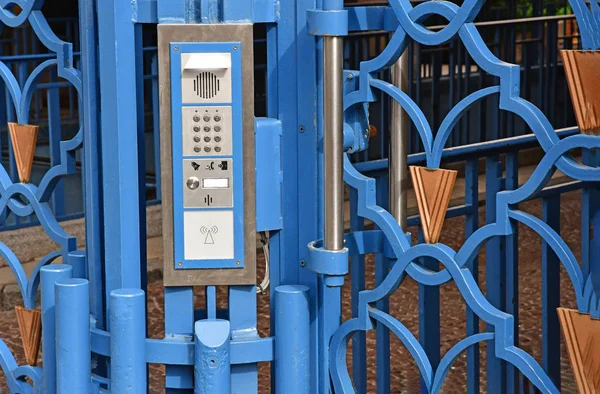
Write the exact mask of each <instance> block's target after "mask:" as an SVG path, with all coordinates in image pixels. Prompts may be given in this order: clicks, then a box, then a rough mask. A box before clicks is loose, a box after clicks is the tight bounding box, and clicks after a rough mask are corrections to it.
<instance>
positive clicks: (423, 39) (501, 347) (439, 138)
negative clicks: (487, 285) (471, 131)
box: [330, 0, 600, 393]
mask: <svg viewBox="0 0 600 394" xmlns="http://www.w3.org/2000/svg"><path fill="white" fill-rule="evenodd" d="M483 3H484V0H465V1H464V2H463V3H462V5H461V6H457V5H455V4H453V3H450V2H447V1H425V2H422V3H420V4H419V5H417V6H415V7H413V6H412V5H411V3H410V2H409V1H408V0H389V5H390V7H391V8H392V9H393V11H394V14H395V16H396V19H397V20H398V28H397V29H396V31H395V32H394V34H393V36H392V38H391V40H390V42H389V44H388V45H387V47H386V48H385V49H384V51H383V52H382V53H381V54H380V55H379V56H378V57H376V58H374V59H372V60H370V61H366V62H363V63H361V65H360V88H359V89H358V90H357V91H354V92H352V93H349V94H348V95H347V96H346V100H345V107H346V109H347V108H350V107H352V106H354V105H362V104H364V103H367V102H371V101H374V100H375V97H376V94H375V91H376V90H379V91H382V92H385V93H386V94H387V95H389V96H390V97H391V98H392V99H393V100H395V101H397V102H398V103H399V104H400V105H401V106H402V107H403V109H404V110H405V111H406V112H407V113H408V115H409V117H410V119H411V121H412V122H413V125H414V127H415V129H416V130H417V131H418V134H419V136H420V139H421V141H422V143H423V146H424V149H425V156H426V159H427V167H429V168H432V169H435V168H438V167H439V165H440V161H441V157H442V151H443V148H444V145H445V143H446V141H447V139H448V137H449V136H450V133H451V132H452V130H453V128H454V126H455V125H456V123H457V122H458V121H459V120H460V119H461V117H462V116H463V115H464V114H465V113H466V112H467V110H468V109H469V108H470V107H471V106H472V105H473V104H475V103H477V102H478V101H479V100H481V99H483V98H485V97H488V96H491V95H499V108H500V109H501V110H504V111H509V112H512V113H514V114H516V115H518V116H520V117H521V118H522V119H523V120H524V121H525V122H526V124H527V125H528V126H529V128H530V129H531V131H532V132H533V133H534V135H535V137H536V138H537V140H538V141H539V144H540V146H541V147H542V149H543V150H544V151H545V156H544V158H543V159H542V160H541V161H540V163H539V165H538V166H537V168H536V170H535V171H534V173H533V174H532V175H531V177H530V179H529V180H528V181H527V182H526V183H525V184H524V185H523V186H521V187H519V188H518V189H516V190H512V191H504V192H500V193H498V194H497V196H496V202H497V208H496V221H495V223H491V224H487V225H485V226H484V227H482V228H480V229H479V230H478V231H476V232H475V233H473V234H472V235H471V236H470V237H469V238H468V239H467V240H466V242H465V243H464V244H463V246H462V247H461V248H460V250H458V251H455V250H453V249H451V248H450V247H448V246H446V245H443V244H440V243H438V244H433V245H427V244H419V245H414V246H413V245H411V244H410V242H409V241H408V240H407V238H406V236H405V230H406V229H402V228H401V227H400V226H399V225H398V223H397V222H396V220H395V219H394V218H393V217H392V215H391V214H390V213H389V212H387V211H386V210H385V209H383V208H381V207H380V206H378V205H377V204H376V194H375V191H376V185H375V180H374V179H371V178H368V177H366V176H364V175H362V174H360V173H359V172H358V171H357V170H356V169H355V168H354V166H353V165H352V163H351V162H350V160H349V159H348V158H347V157H346V160H345V163H344V168H345V181H346V183H348V184H349V185H350V187H352V188H354V189H356V190H357V192H358V208H357V211H358V212H357V213H358V215H359V216H361V217H363V218H366V219H369V220H371V221H373V222H374V223H375V224H376V225H377V227H378V228H379V229H381V230H380V231H379V232H380V233H381V234H382V239H385V240H384V241H382V242H380V246H379V247H378V248H377V250H369V251H366V250H365V247H364V245H363V246H362V247H361V246H360V245H359V246H357V247H356V248H355V253H361V254H363V253H374V252H384V253H386V255H388V256H389V257H391V258H393V259H396V260H395V262H394V263H393V267H392V268H391V270H390V272H389V273H388V274H387V276H386V278H385V279H384V280H383V281H382V282H381V283H380V284H379V285H378V286H377V287H376V288H374V289H372V290H365V291H362V292H360V293H359V296H358V317H357V318H353V319H351V320H348V321H346V322H345V323H343V324H342V325H341V326H340V328H339V329H338V330H337V332H336V333H335V334H334V336H333V338H332V340H331V347H330V363H331V377H332V382H333V386H334V388H335V392H336V393H352V392H354V388H353V385H352V381H351V379H350V376H349V373H348V369H347V366H346V349H347V345H348V341H349V340H350V338H351V337H352V335H353V334H354V333H355V332H357V331H366V330H370V329H372V328H373V321H377V323H378V324H383V325H385V326H386V327H387V328H389V330H390V331H391V332H392V333H394V334H395V335H396V336H397V337H398V338H399V339H400V341H402V343H403V344H404V346H406V348H407V349H408V350H409V352H410V354H411V355H412V357H413V358H414V360H415V361H416V363H417V365H418V368H419V370H420V372H421V376H422V378H423V380H424V382H425V386H426V387H427V389H428V391H429V392H430V393H437V392H439V391H440V389H441V387H442V384H443V381H444V379H445V377H446V374H447V373H448V371H449V369H450V367H451V366H452V363H453V361H454V360H455V359H456V357H457V356H458V355H459V354H460V353H461V352H463V351H464V350H466V349H467V348H468V347H469V346H472V345H474V344H476V343H480V342H484V341H493V344H491V345H492V346H493V347H494V351H495V354H496V356H497V357H498V358H500V359H503V360H505V361H507V362H509V363H511V364H513V365H515V366H516V367H517V368H518V369H519V370H520V371H521V372H522V373H523V374H524V375H525V376H526V377H527V379H529V380H530V381H531V382H532V383H533V384H534V385H535V386H536V387H537V388H538V389H539V390H541V391H542V392H544V393H558V392H559V391H558V390H557V388H556V387H555V386H554V384H553V383H552V381H551V380H550V378H549V377H548V375H547V374H546V373H545V372H544V370H543V369H542V368H541V366H540V365H539V364H538V363H537V361H535V360H534V359H533V357H531V356H530V355H529V354H528V353H526V352H524V351H523V350H521V349H519V348H518V347H517V346H515V344H514V331H513V330H514V328H513V327H514V317H513V316H512V315H510V314H507V313H504V312H502V311H500V310H498V309H497V308H495V307H494V306H493V305H492V304H490V303H489V302H488V301H487V299H486V297H485V296H484V294H483V293H482V291H481V289H480V288H479V286H478V284H477V283H476V281H475V279H474V277H473V275H472V274H471V272H470V271H469V269H468V268H467V267H468V266H469V263H470V262H471V261H472V260H473V259H474V258H475V257H476V255H477V253H478V252H479V249H480V248H481V247H482V246H483V244H484V243H485V242H486V241H487V240H489V239H490V238H492V237H497V236H507V235H511V234H512V232H513V228H514V226H513V225H511V223H515V222H520V223H522V224H524V225H526V226H528V227H530V228H531V229H533V230H534V231H535V232H537V233H538V234H539V235H540V237H541V238H542V239H543V240H544V241H545V242H547V244H548V245H549V246H550V247H552V249H553V250H554V252H555V253H556V255H557V256H558V257H559V260H560V261H561V263H562V264H563V265H564V267H565V269H566V271H567V273H568V275H569V277H570V279H571V282H572V283H573V288H574V289H575V292H576V293H577V294H576V296H577V304H578V308H579V310H580V311H581V312H585V313H590V312H591V313H592V315H598V314H599V313H600V311H599V310H598V308H599V305H598V296H597V295H596V294H594V291H593V287H592V282H591V278H590V277H584V274H583V272H582V270H581V268H580V266H579V264H578V262H577V260H576V258H575V256H574V254H573V252H572V251H571V250H570V249H569V247H568V246H567V244H566V243H565V242H564V241H563V240H562V238H561V237H560V236H559V235H558V234H557V233H556V232H555V231H554V230H553V229H552V228H550V227H549V226H548V225H547V224H546V223H544V222H543V221H541V220H540V219H538V218H536V217H534V216H532V215H530V214H527V213H525V212H522V211H519V210H518V209H516V208H514V207H515V204H517V203H519V202H521V201H524V200H526V199H528V198H529V197H531V196H532V195H534V194H535V193H536V192H538V191H539V190H541V189H542V188H543V187H544V186H545V185H546V184H547V182H548V181H549V179H550V177H551V176H552V174H553V173H554V172H555V171H556V169H558V170H560V171H562V172H563V173H564V174H566V175H568V176H570V177H571V178H573V179H576V180H582V181H599V180H600V169H599V168H592V167H588V166H585V165H582V164H580V163H579V162H577V161H575V160H574V159H573V158H572V157H571V155H570V154H569V152H570V151H571V150H573V149H578V148H588V149H593V148H600V138H598V137H595V136H586V135H575V136H570V137H567V138H565V139H563V140H560V139H559V138H558V137H557V135H556V133H555V131H554V129H553V128H552V126H551V125H550V122H549V121H548V119H547V118H546V117H545V116H544V114H543V113H542V112H541V111H540V110H539V109H538V108H537V107H535V106H534V105H533V104H531V103H529V102H528V101H526V100H524V99H523V98H521V97H520V81H519V78H520V68H519V66H517V65H513V64H509V63H506V62H503V61H502V60H500V59H498V58H497V57H496V56H494V55H493V54H492V52H491V51H490V50H489V49H488V48H487V46H486V45H485V43H484V41H483V39H482V38H481V36H480V34H479V32H478V31H477V29H476V27H475V26H474V24H473V23H472V22H473V20H474V19H475V17H476V15H477V13H478V12H479V10H480V9H481V7H482V5H483ZM582 3H583V2H582ZM592 3H593V4H592V8H591V11H590V9H588V8H587V6H585V4H584V6H585V7H586V8H585V10H584V11H585V12H586V13H587V14H586V16H585V18H587V19H585V20H586V21H589V24H588V27H589V28H590V29H591V30H590V31H592V32H593V33H594V37H595V38H593V39H594V40H596V39H598V34H600V33H599V32H600V26H598V23H597V22H598V21H599V20H600V19H599V18H598V16H599V15H600V13H599V12H598V10H599V9H598V5H597V4H596V1H595V0H593V1H592ZM582 11H583V9H582ZM433 15H437V16H441V17H443V18H445V19H446V20H447V21H448V24H447V25H446V27H444V28H443V29H441V30H439V31H435V32H434V31H430V30H428V29H427V28H426V27H424V26H423V25H422V23H421V22H423V21H424V20H425V19H426V18H428V17H430V16H433ZM578 20H579V19H578ZM593 23H596V25H593ZM592 25H593V26H592ZM582 33H583V31H582ZM455 38H458V39H460V40H461V41H462V42H463V43H464V45H465V47H466V49H467V51H468V52H469V54H470V56H471V57H472V58H473V60H474V61H475V62H476V63H477V64H478V65H479V67H480V68H481V69H482V70H484V71H485V72H487V73H489V74H491V75H494V76H496V77H498V80H499V84H498V85H497V86H492V87H487V88H484V89H480V90H478V91H476V92H474V93H471V94H470V95H468V96H467V97H465V98H464V99H463V100H462V101H460V102H459V103H458V104H457V105H456V106H454V107H453V108H452V109H451V110H450V111H449V113H448V114H447V115H446V117H445V119H444V120H443V122H442V123H441V125H440V127H439V129H438V130H437V133H435V137H434V133H433V132H432V130H431V127H430V125H429V123H428V121H427V119H426V117H425V115H424V113H423V111H421V109H420V108H419V106H418V105H417V104H416V103H415V102H414V101H413V100H412V99H411V98H410V97H409V96H408V95H407V94H406V93H404V92H402V91H401V90H400V89H398V88H397V87H395V86H394V85H392V84H390V83H387V82H385V81H382V80H379V79H376V76H377V74H378V72H379V71H381V70H384V69H386V68H389V67H390V66H391V65H392V64H394V63H395V62H396V61H397V60H398V58H399V56H400V55H401V54H402V53H403V51H404V50H405V49H406V47H407V44H408V40H409V39H412V40H414V41H416V42H418V43H420V44H422V45H428V46H433V45H440V44H442V43H445V42H447V41H449V40H451V39H455ZM594 42H595V41H594ZM598 42H599V43H600V41H598ZM370 236H371V238H372V236H373V234H370ZM366 238H367V234H366V232H363V233H360V234H359V233H354V234H349V235H348V237H347V241H351V242H347V244H348V245H355V244H360V243H361V240H364V239H366ZM383 244H385V245H386V246H385V247H384V246H383ZM388 246H389V248H388ZM349 248H350V250H351V254H352V247H349ZM388 249H389V250H388ZM423 258H431V259H434V260H436V261H439V262H440V264H441V265H442V266H443V267H444V268H443V269H441V270H440V271H437V272H434V271H431V270H429V269H426V268H425V267H424V266H423V265H422V264H421V260H422V259H423ZM406 275H409V276H411V277H412V278H413V279H415V280H416V281H417V282H419V283H421V284H426V285H431V286H438V285H441V284H443V283H446V282H448V281H451V280H452V281H454V282H455V283H456V286H457V287H458V289H459V290H460V293H461V295H462V296H463V298H464V299H465V301H466V303H467V305H468V306H469V307H470V308H471V309H472V310H473V311H474V312H475V313H476V314H477V315H478V316H479V317H480V318H481V319H482V320H484V321H485V322H486V323H487V324H488V326H492V327H494V331H493V332H487V333H480V334H476V335H472V336H469V337H467V338H465V339H463V340H462V341H460V342H458V343H457V344H456V345H454V347H453V348H451V350H450V351H448V352H447V353H446V355H445V356H444V357H443V358H442V360H441V363H440V364H439V366H438V367H437V368H436V369H435V370H434V368H433V367H432V365H431V363H430V361H429V359H428V357H427V354H426V353H425V351H424V349H423V347H422V346H421V345H420V343H419V341H418V340H417V338H415V337H414V335H413V334H412V333H411V332H410V331H409V330H408V329H407V328H406V327H405V326H404V325H403V324H402V323H401V322H400V321H398V320H397V319H396V318H394V317H392V316H390V315H388V314H387V313H384V312H382V311H380V310H378V309H376V308H375V303H376V302H377V301H379V300H382V299H384V298H386V297H388V296H389V295H390V294H392V293H393V292H395V291H396V289H397V288H398V286H400V284H401V282H402V279H403V278H404V277H405V276H406Z"/></svg>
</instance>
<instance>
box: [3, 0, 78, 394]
mask: <svg viewBox="0 0 600 394" xmlns="http://www.w3.org/2000/svg"><path fill="white" fill-rule="evenodd" d="M42 5H43V1H42V0H0V22H2V23H3V24H5V25H6V26H9V27H18V26H21V25H24V24H26V23H29V25H30V26H31V28H32V29H33V31H34V32H35V34H36V35H37V37H38V38H39V39H40V41H41V42H42V44H44V46H46V47H47V48H48V49H49V50H50V51H52V52H54V54H55V55H56V57H55V58H53V59H50V60H46V61H44V62H42V63H41V64H39V65H38V66H37V67H36V68H35V69H34V70H33V71H32V72H31V74H30V75H29V77H28V78H27V80H26V82H25V83H24V85H23V86H20V85H19V83H18V81H17V79H16V78H15V76H14V75H13V73H12V72H11V70H10V68H9V67H8V66H7V65H6V64H4V63H2V62H0V78H2V80H3V81H4V83H5V85H6V88H7V90H8V92H9V94H10V97H11V99H12V102H13V104H14V106H15V112H16V114H17V121H18V123H20V124H26V123H28V121H29V113H30V106H31V100H32V97H33V94H34V91H35V90H36V89H37V84H38V81H39V79H40V76H41V75H42V73H43V72H45V71H47V70H48V69H50V68H52V67H56V69H57V75H58V76H59V77H61V78H64V79H65V80H67V81H68V82H69V83H71V84H72V85H73V87H74V88H75V89H76V90H77V93H78V98H79V104H81V93H82V92H81V88H82V79H81V74H80V72H79V71H78V70H77V69H75V68H74V63H73V48H72V44H71V43H68V42H64V41H62V40H60V39H59V38H58V37H57V36H56V35H55V34H54V32H53V31H52V29H51V28H50V26H49V24H48V21H47V20H46V18H45V17H44V15H43V13H42V11H41V8H42ZM17 9H19V10H20V11H19V12H17V11H15V10H17ZM80 108H81V105H80ZM82 144H83V131H82V129H81V128H80V129H79V131H78V132H77V133H76V135H75V136H74V137H73V138H71V139H70V140H67V141H61V142H60V159H59V160H58V163H57V164H56V165H54V166H52V167H51V168H50V169H49V170H48V171H47V172H46V173H45V174H44V176H43V178H42V180H41V181H40V183H39V185H37V186H36V185H32V184H24V183H13V181H12V180H11V178H10V176H9V175H8V173H7V171H6V169H5V168H3V167H2V166H0V213H3V212H4V211H5V210H9V211H11V212H12V213H13V214H15V215H17V216H20V217H24V216H29V215H31V214H35V215H36V217H37V218H38V220H39V222H40V224H41V226H42V228H43V229H44V231H45V232H46V234H47V235H48V236H49V237H50V239H52V240H53V241H54V242H55V243H56V244H57V245H58V247H59V250H58V251H56V252H51V253H49V254H48V255H46V256H45V257H43V258H42V259H41V260H40V261H39V263H38V264H37V266H36V267H35V269H34V271H33V273H32V274H31V275H30V277H29V278H28V277H27V275H26V273H25V271H24V269H23V267H22V265H21V262H20V261H19V259H18V258H17V256H16V255H15V254H14V253H13V252H12V251H11V250H10V249H9V248H8V247H7V246H6V245H5V244H3V243H1V242H0V257H2V258H3V259H4V260H5V261H6V262H7V263H8V265H9V266H10V268H11V270H12V272H13V274H14V275H15V277H16V279H17V282H18V285H19V288H20V291H21V295H22V297H23V302H24V305H25V308H26V309H34V308H35V306H36V305H35V303H36V301H35V298H36V292H37V289H38V286H39V273H40V269H41V267H43V266H44V265H47V264H50V263H52V261H54V260H55V259H56V258H58V257H60V256H61V255H62V258H63V261H67V256H68V254H69V253H70V252H72V251H74V250H76V249H77V240H76V238H75V237H72V236H70V235H69V234H67V233H66V232H65V231H64V230H63V229H62V227H61V226H60V225H59V224H58V222H57V220H56V217H55V216H54V214H53V213H52V210H51V208H50V205H49V200H50V197H51V196H52V193H53V191H54V188H55V186H56V184H57V183H58V181H60V180H61V179H62V178H63V177H64V176H65V175H69V174H74V173H75V171H76V167H75V164H76V162H75V151H76V150H78V149H80V148H81V147H82ZM23 201H25V202H23ZM0 367H1V368H2V370H3V372H4V373H5V375H6V376H7V381H8V385H9V388H10V390H11V392H37V391H39V390H41V370H40V369H39V368H37V367H30V366H23V367H19V366H18V365H17V363H16V361H15V359H14V357H13V356H12V354H11V353H10V350H9V349H8V347H7V346H6V345H5V344H4V342H2V341H0ZM25 378H28V379H29V380H30V381H31V383H32V385H33V388H32V386H31V385H30V383H28V382H27V381H26V379H25Z"/></svg>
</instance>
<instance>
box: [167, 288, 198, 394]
mask: <svg viewBox="0 0 600 394" xmlns="http://www.w3.org/2000/svg"><path fill="white" fill-rule="evenodd" d="M193 334H194V288H193V287H165V336H167V338H169V337H171V338H177V339H178V340H181V338H185V337H189V338H191V337H192V335H193ZM193 380H194V371H193V368H191V367H190V366H187V365H167V366H166V368H165V386H166V387H165V392H166V394H182V393H186V394H188V393H190V392H191V389H192V388H193V387H194V383H193ZM182 388H185V389H182Z"/></svg>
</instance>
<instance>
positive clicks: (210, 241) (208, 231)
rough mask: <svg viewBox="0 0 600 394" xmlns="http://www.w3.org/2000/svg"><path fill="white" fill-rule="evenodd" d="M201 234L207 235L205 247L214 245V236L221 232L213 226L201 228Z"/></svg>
mask: <svg viewBox="0 0 600 394" xmlns="http://www.w3.org/2000/svg"><path fill="white" fill-rule="evenodd" d="M200 232H201V233H202V234H206V238H204V245H214V243H215V239H214V238H213V234H216V233H218V232H219V228H218V227H217V226H212V227H211V228H208V227H206V226H202V227H200Z"/></svg>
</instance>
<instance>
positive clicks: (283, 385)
mask: <svg viewBox="0 0 600 394" xmlns="http://www.w3.org/2000/svg"><path fill="white" fill-rule="evenodd" d="M308 300H309V296H308V287H306V286H293V285H287V286H279V287H278V288H277V289H275V331H276V332H277V336H276V338H275V390H274V392H275V393H296V394H309V393H310V354H309V352H307V349H308V348H309V346H310V331H309V328H310V312H309V302H308Z"/></svg>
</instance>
